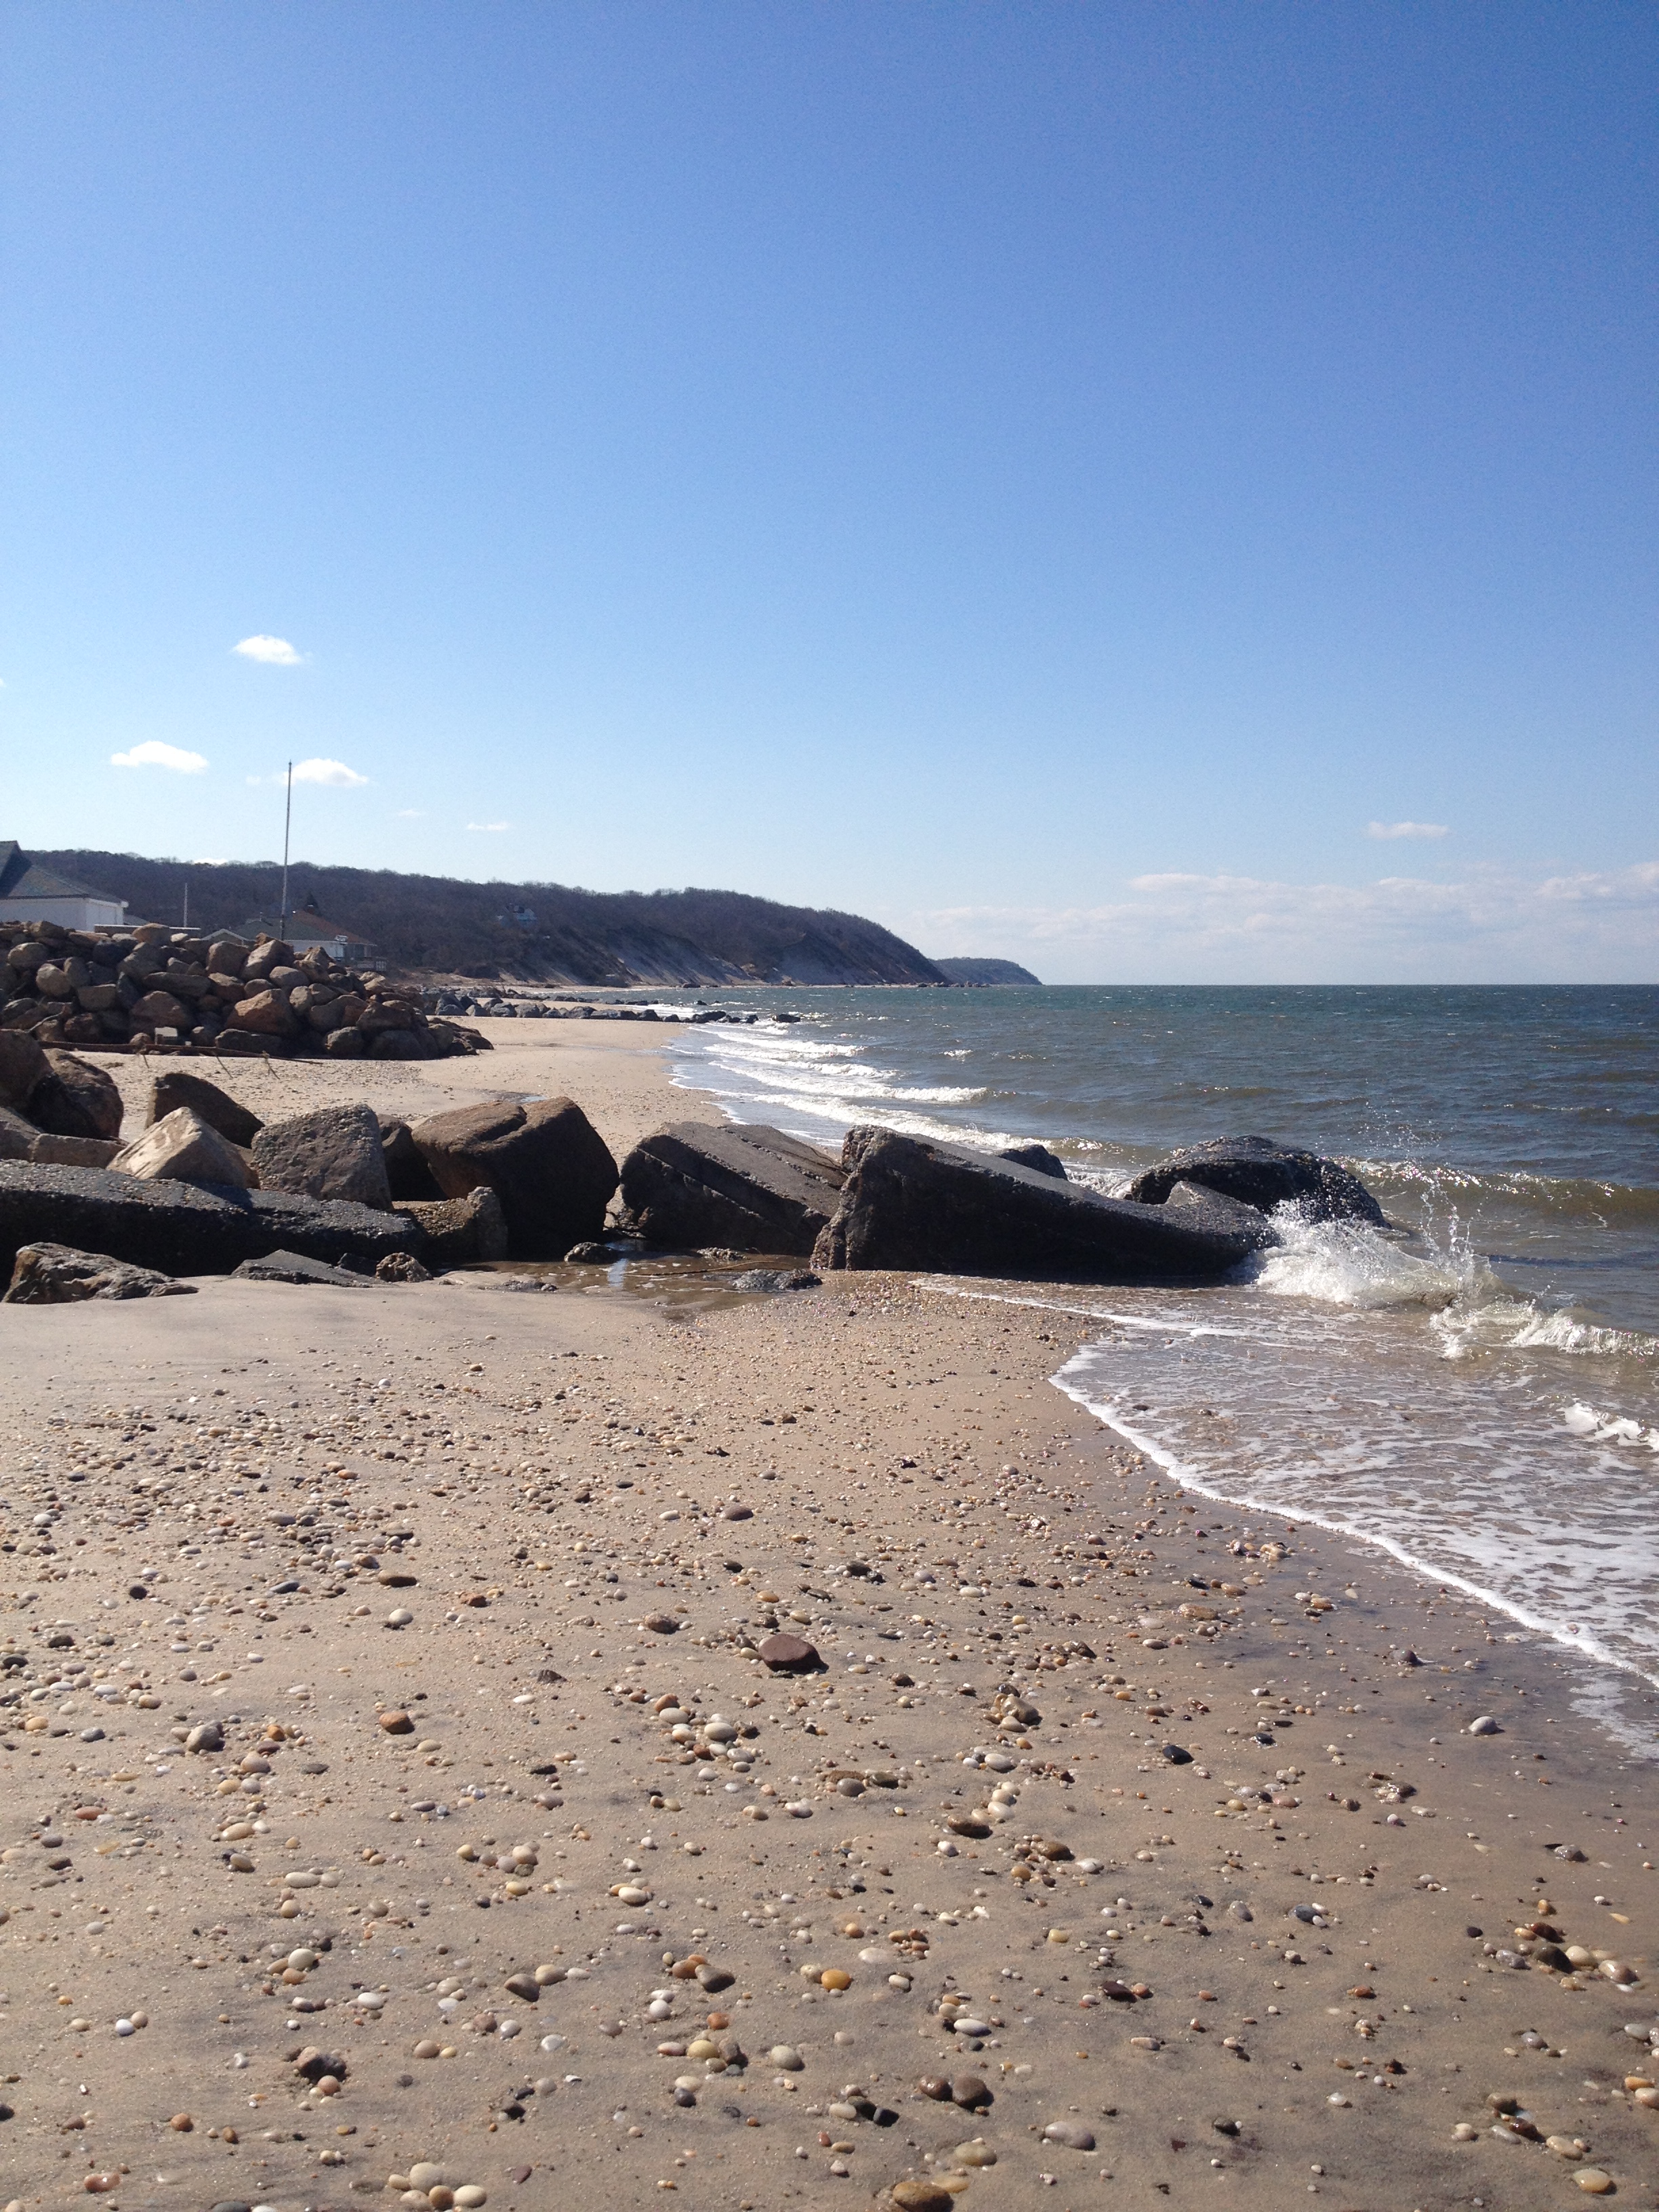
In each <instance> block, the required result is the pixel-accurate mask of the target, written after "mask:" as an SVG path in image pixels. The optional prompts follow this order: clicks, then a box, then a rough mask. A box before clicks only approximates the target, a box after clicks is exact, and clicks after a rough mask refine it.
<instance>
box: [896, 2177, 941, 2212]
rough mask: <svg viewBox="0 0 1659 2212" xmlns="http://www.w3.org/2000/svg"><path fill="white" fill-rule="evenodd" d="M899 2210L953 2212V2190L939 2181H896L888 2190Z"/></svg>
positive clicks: (905, 2211)
mask: <svg viewBox="0 0 1659 2212" xmlns="http://www.w3.org/2000/svg"><path fill="white" fill-rule="evenodd" d="M887 2194H888V2196H889V2197H890V2198H891V2199H892V2201H893V2203H895V2204H896V2206H897V2207H898V2212H951V2207H952V2206H953V2205H954V2204H955V2203H956V2201H957V2200H956V2197H955V2196H954V2195H953V2194H952V2192H951V2191H950V2190H948V2189H946V2188H945V2186H944V2185H943V2184H942V2183H940V2182H937V2181H896V2182H895V2183H894V2184H893V2185H892V2187H891V2188H890V2190H889V2191H888V2192H887Z"/></svg>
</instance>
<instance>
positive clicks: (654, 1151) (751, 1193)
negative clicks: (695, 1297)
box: [622, 1121, 844, 1259]
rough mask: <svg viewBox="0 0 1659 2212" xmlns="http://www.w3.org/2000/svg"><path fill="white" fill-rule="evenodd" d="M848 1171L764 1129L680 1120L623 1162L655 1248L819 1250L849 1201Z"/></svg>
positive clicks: (636, 1215)
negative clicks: (844, 1197)
mask: <svg viewBox="0 0 1659 2212" xmlns="http://www.w3.org/2000/svg"><path fill="white" fill-rule="evenodd" d="M843 1180H844V1178H843V1176H842V1168H841V1164H840V1163H839V1162H838V1161H836V1160H835V1159H832V1158H830V1157H829V1154H828V1153H827V1152H819V1151H818V1150H817V1147H816V1146H812V1145H807V1144H803V1143H802V1142H801V1140H800V1139H799V1138H798V1137H789V1136H786V1135H785V1134H784V1133H783V1131H782V1130H781V1129H771V1128H768V1127H766V1126H765V1125H764V1124H763V1123H760V1122H755V1123H747V1124H725V1125H720V1124H713V1125H711V1124H709V1123H707V1122H702V1121H676V1122H674V1123H673V1124H672V1125H671V1127H668V1128H665V1129H658V1130H655V1131H653V1133H652V1134H651V1135H650V1136H648V1137H644V1138H641V1140H640V1142H639V1143H638V1144H637V1145H636V1146H635V1147H634V1150H633V1151H632V1152H630V1153H629V1155H628V1158H626V1159H625V1160H624V1161H623V1169H622V1198H623V1208H624V1209H625V1212H626V1214H627V1217H628V1218H629V1222H630V1223H631V1225H632V1226H633V1228H634V1230H635V1232H636V1233H637V1234H638V1235H639V1236H641V1237H644V1239H645V1241H646V1243H647V1244H655V1245H659V1246H663V1247H665V1248H668V1249H677V1248H689V1249H692V1250H697V1249H702V1247H704V1246H706V1245H719V1246H723V1247H725V1248H726V1249H728V1250H732V1251H737V1252H789V1253H796V1254H799V1256H800V1257H801V1258H802V1259H805V1258H806V1256H807V1255H809V1254H810V1253H811V1249H812V1247H813V1245H814V1244H815V1243H817V1238H818V1236H819V1234H820V1233H821V1231H823V1229H824V1228H825V1227H826V1226H827V1225H828V1224H829V1218H830V1216H831V1215H832V1214H833V1213H834V1212H835V1210H836V1206H837V1205H838V1204H839V1202H840V1200H841V1187H842V1181H843Z"/></svg>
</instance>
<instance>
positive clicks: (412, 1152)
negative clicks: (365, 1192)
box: [379, 1113, 443, 1203]
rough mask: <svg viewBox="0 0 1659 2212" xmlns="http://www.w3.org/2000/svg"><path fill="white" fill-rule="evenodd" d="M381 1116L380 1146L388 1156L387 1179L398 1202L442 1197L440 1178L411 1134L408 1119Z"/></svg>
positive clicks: (391, 1115)
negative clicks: (438, 1182) (408, 1199)
mask: <svg viewBox="0 0 1659 2212" xmlns="http://www.w3.org/2000/svg"><path fill="white" fill-rule="evenodd" d="M379 1118H380V1149H381V1151H382V1152H384V1153H385V1155H386V1181H387V1182H389V1183H390V1184H391V1186H392V1200H393V1201H394V1203H395V1202H396V1200H398V1199H400V1198H426V1199H439V1198H441V1197H442V1196H443V1193H442V1191H441V1190H440V1189H439V1188H438V1184H437V1180H436V1178H435V1176H434V1175H433V1172H432V1170H431V1169H430V1168H429V1167H428V1165H427V1164H426V1162H425V1161H424V1160H423V1159H422V1158H421V1148H420V1146H418V1145H417V1144H416V1141H415V1139H414V1138H413V1137H411V1136H410V1133H409V1124H408V1122H407V1121H403V1120H401V1119H400V1118H399V1117H398V1115H396V1114H386V1113H382V1114H381V1115H380V1117H379Z"/></svg>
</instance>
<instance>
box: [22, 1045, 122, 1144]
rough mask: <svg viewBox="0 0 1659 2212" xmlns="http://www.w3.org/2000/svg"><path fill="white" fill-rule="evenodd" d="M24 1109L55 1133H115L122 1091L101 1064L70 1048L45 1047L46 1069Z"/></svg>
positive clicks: (118, 1128) (36, 1123) (36, 1122)
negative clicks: (65, 1050)
mask: <svg viewBox="0 0 1659 2212" xmlns="http://www.w3.org/2000/svg"><path fill="white" fill-rule="evenodd" d="M23 1110H24V1112H25V1113H26V1114H27V1115H28V1118H29V1120H30V1121H33V1124H34V1126H35V1127H36V1128H37V1129H47V1130H50V1131H51V1133H52V1135H53V1136H57V1137H118V1136H119V1135H120V1133H121V1094H120V1092H119V1091H118V1090H117V1089H116V1087H115V1085H114V1084H113V1082H112V1080H111V1079H110V1078H109V1077H108V1076H107V1075H106V1074H105V1073H104V1071H103V1069H102V1068H101V1067H94V1066H93V1064H92V1062H91V1061H90V1060H82V1059H81V1058H80V1057H79V1055H78V1054H75V1053H72V1052H54V1051H52V1049H51V1048H47V1051H46V1073H45V1074H44V1075H43V1076H42V1077H41V1078H40V1081H39V1082H38V1083H37V1084H36V1085H35V1086H34V1088H33V1091H30V1093H29V1095H28V1103H27V1105H26V1106H25V1108H24V1109H23Z"/></svg>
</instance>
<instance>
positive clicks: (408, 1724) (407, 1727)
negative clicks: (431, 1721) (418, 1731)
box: [380, 1711, 415, 1735]
mask: <svg viewBox="0 0 1659 2212" xmlns="http://www.w3.org/2000/svg"><path fill="white" fill-rule="evenodd" d="M380 1726H381V1727H382V1728H383V1729H385V1730H386V1734H387V1735H413V1734H414V1733H415V1723H414V1722H413V1721H412V1720H410V1717H409V1715H408V1714H407V1713H405V1712H402V1711H393V1712H389V1713H382V1714H381V1715H380Z"/></svg>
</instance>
